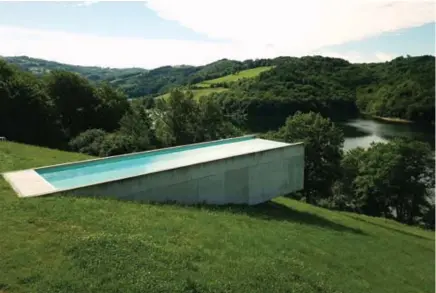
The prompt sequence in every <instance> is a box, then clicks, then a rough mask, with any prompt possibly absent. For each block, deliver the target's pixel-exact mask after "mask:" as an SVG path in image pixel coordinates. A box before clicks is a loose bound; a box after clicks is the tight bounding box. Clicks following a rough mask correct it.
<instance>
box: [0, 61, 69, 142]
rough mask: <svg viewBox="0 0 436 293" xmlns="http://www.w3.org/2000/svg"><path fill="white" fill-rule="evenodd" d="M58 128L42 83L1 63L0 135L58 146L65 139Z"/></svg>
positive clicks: (30, 75)
mask: <svg viewBox="0 0 436 293" xmlns="http://www.w3.org/2000/svg"><path fill="white" fill-rule="evenodd" d="M58 126H59V125H58V123H57V119H56V115H55V109H54V107H53V103H52V101H51V99H50V97H49V96H48V95H47V93H46V91H45V88H44V86H43V84H42V83H41V82H40V81H39V80H38V79H37V78H36V77H35V76H33V75H32V74H30V73H25V72H20V71H18V70H16V69H15V68H13V67H12V66H10V65H8V64H7V63H6V62H4V61H2V60H0V136H5V137H7V138H8V139H10V140H15V141H19V142H24V143H30V144H37V145H45V146H52V147H57V146H59V145H60V141H61V140H62V133H61V132H60V131H59V130H58V129H59V127H58Z"/></svg>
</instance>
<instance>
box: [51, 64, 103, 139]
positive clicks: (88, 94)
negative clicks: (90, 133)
mask: <svg viewBox="0 0 436 293" xmlns="http://www.w3.org/2000/svg"><path fill="white" fill-rule="evenodd" d="M46 86H47V92H48V94H49V96H50V97H51V98H52V99H53V101H54V104H55V107H56V110H57V112H58V115H59V116H60V120H61V122H62V127H63V129H64V131H65V133H66V135H67V137H69V138H71V137H75V136H76V135H78V134H79V133H80V132H82V131H85V130H87V129H91V128H96V127H94V126H97V125H99V123H100V122H99V120H100V119H101V118H100V117H98V115H97V109H98V106H99V104H100V101H99V99H98V97H97V95H95V93H94V88H93V87H92V86H91V84H90V83H89V81H87V80H86V79H85V78H83V77H81V76H79V75H78V74H75V73H71V72H66V71H53V72H51V73H50V74H49V75H48V76H47V77H46Z"/></svg>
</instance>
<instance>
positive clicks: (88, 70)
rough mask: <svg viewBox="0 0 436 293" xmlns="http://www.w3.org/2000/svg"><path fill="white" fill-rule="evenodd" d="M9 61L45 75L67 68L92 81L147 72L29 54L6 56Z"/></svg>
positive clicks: (139, 69)
mask: <svg viewBox="0 0 436 293" xmlns="http://www.w3.org/2000/svg"><path fill="white" fill-rule="evenodd" d="M4 59H5V60H6V61H7V62H9V63H12V64H15V65H17V66H18V67H19V68H21V69H22V70H25V71H29V72H32V73H34V74H37V75H43V74H46V73H49V72H51V71H53V70H66V71H70V72H75V73H79V74H80V75H82V76H84V77H86V78H87V79H89V80H91V81H104V80H108V81H111V80H117V79H120V78H125V77H126V76H134V75H138V74H141V73H145V72H147V70H146V69H142V68H125V69H119V68H103V67H97V66H78V65H69V64H64V63H59V62H54V61H48V60H44V59H37V58H30V57H27V56H17V57H5V58H4Z"/></svg>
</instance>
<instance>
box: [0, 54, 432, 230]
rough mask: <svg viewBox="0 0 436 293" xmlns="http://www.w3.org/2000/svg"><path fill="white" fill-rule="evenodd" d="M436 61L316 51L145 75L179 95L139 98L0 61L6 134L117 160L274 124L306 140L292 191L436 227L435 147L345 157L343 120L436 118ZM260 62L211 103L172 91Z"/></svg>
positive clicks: (392, 147)
mask: <svg viewBox="0 0 436 293" xmlns="http://www.w3.org/2000/svg"><path fill="white" fill-rule="evenodd" d="M434 61H435V60H434V57H431V56H423V57H408V58H402V57H401V58H397V59H395V60H393V61H392V62H387V63H380V64H350V63H349V62H347V61H345V60H341V59H337V58H325V57H320V56H314V57H304V58H291V57H280V58H276V59H272V60H255V61H251V62H248V61H244V62H233V61H228V60H221V61H218V62H215V63H212V64H209V65H206V66H203V67H201V68H200V69H199V68H197V67H189V66H186V67H185V66H182V67H162V68H158V69H155V70H151V71H147V72H142V73H140V74H144V76H146V75H147V74H149V73H150V72H153V74H154V76H155V77H156V78H157V79H156V80H160V79H162V80H161V83H158V84H159V86H158V87H160V89H157V88H154V89H153V90H151V89H152V88H151V87H150V86H151V85H146V84H148V83H150V84H151V83H152V80H153V79H147V78H144V80H143V82H144V83H143V85H144V89H143V90H144V91H145V90H146V91H150V93H151V92H159V91H160V90H162V89H164V88H165V89H168V90H169V91H170V93H169V95H168V97H167V98H152V97H151V96H148V97H145V98H142V99H134V100H132V101H129V100H128V99H127V98H128V97H129V96H128V95H127V94H126V93H125V92H124V91H123V89H122V87H118V86H117V84H116V83H113V82H112V83H111V82H110V81H108V80H105V79H104V78H101V79H98V80H100V81H99V82H96V81H95V80H90V79H89V78H87V77H86V74H83V73H78V72H69V71H66V70H59V69H53V70H48V71H47V72H46V73H44V74H34V73H31V72H28V71H24V70H22V69H20V68H19V67H17V66H14V65H12V64H10V63H8V62H7V61H4V60H0V136H5V137H6V138H7V139H8V140H12V141H17V142H23V143H28V144H35V145H42V146H48V147H52V148H58V149H65V150H73V151H78V152H83V153H87V154H91V155H97V156H109V155H117V154H123V153H129V152H134V151H143V150H150V149H155V148H162V147H168V146H175V145H181V144H189V143H195V142H202V141H209V140H215V139H220V138H226V137H232V136H236V135H240V134H243V133H245V132H247V131H253V129H264V130H268V129H269V130H271V131H269V132H265V133H264V134H263V136H264V137H267V138H272V139H275V140H281V141H287V142H294V141H304V142H305V150H306V151H305V156H306V157H305V173H306V174H305V189H304V191H303V192H300V193H298V194H292V195H290V196H292V197H296V198H298V199H301V200H304V201H307V202H310V203H312V204H316V205H320V206H324V207H327V208H332V209H339V210H347V211H352V212H357V213H363V214H367V215H372V216H383V217H387V218H393V219H396V220H397V221H400V222H403V223H407V224H413V225H422V226H425V227H429V228H434V217H433V216H434V202H433V203H432V202H430V201H428V198H429V197H430V196H431V189H432V188H434V156H433V154H432V152H431V150H430V147H429V146H428V145H427V144H425V143H421V142H416V141H410V140H393V141H391V142H389V143H387V144H381V143H379V144H373V145H372V146H371V147H370V148H368V149H354V150H352V151H349V152H347V153H345V154H344V153H343V143H344V138H343V133H342V131H341V130H340V129H339V128H338V127H337V126H336V125H335V123H334V122H333V121H334V120H335V119H342V118H347V117H350V116H353V115H357V114H358V113H359V112H365V113H369V114H372V115H380V116H394V117H399V118H404V119H415V120H417V121H420V122H427V123H430V122H431V121H434V83H433V81H432V80H434V65H435V63H434ZM251 66H252V67H253V68H255V67H259V66H272V68H271V69H270V70H268V71H264V72H262V73H260V74H259V75H258V76H256V77H254V78H249V79H240V80H237V81H235V82H232V83H230V84H227V85H225V86H227V90H226V91H224V92H221V93H215V94H211V95H209V96H203V97H199V98H194V95H193V94H192V92H190V91H187V92H186V91H184V90H180V89H173V86H174V85H175V84H182V85H185V86H189V84H192V83H195V82H198V81H201V80H206V79H210V78H215V77H217V76H220V75H224V74H229V73H235V72H238V71H240V70H244V69H249V68H250V67H251ZM430 70H432V72H430ZM32 72H33V71H32ZM188 72H189V73H188ZM158 76H159V77H158ZM177 76H178V77H177ZM197 77H198V79H195V78H197ZM165 80H169V83H165V82H164V81H165ZM430 101H433V103H432V104H431V103H430ZM394 106H395V107H394ZM427 119H428V120H427ZM0 159H1V158H0ZM433 190H434V189H433Z"/></svg>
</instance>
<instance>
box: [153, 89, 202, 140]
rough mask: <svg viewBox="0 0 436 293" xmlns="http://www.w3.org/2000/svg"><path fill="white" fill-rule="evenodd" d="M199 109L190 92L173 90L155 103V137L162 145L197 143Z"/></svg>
mask: <svg viewBox="0 0 436 293" xmlns="http://www.w3.org/2000/svg"><path fill="white" fill-rule="evenodd" d="M199 113H200V110H199V107H198V104H197V102H196V101H195V100H194V97H193V95H192V92H188V93H183V92H182V91H180V90H174V91H172V92H171V93H170V95H169V96H168V98H162V99H159V100H158V101H157V102H156V109H155V111H154V118H155V121H156V135H157V136H158V138H159V140H160V141H161V142H162V143H163V144H164V145H183V144H188V143H193V142H198V141H199V139H200V138H199V137H198V133H199V129H200V128H199V127H200V126H199V125H198V122H199V116H198V115H199Z"/></svg>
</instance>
